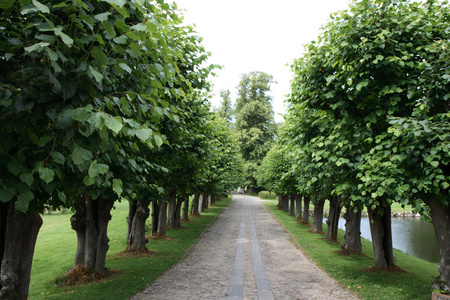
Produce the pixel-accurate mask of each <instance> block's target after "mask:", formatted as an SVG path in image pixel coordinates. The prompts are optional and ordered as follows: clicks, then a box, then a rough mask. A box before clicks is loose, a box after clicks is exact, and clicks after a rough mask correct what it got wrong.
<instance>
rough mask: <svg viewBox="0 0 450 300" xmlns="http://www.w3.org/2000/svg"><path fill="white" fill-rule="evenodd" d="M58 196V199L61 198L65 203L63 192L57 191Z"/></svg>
mask: <svg viewBox="0 0 450 300" xmlns="http://www.w3.org/2000/svg"><path fill="white" fill-rule="evenodd" d="M58 198H59V200H61V201H62V202H63V203H66V199H67V197H66V194H65V193H64V192H61V191H58Z"/></svg>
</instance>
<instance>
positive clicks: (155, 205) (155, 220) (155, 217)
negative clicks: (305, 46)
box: [152, 201, 159, 235]
mask: <svg viewBox="0 0 450 300" xmlns="http://www.w3.org/2000/svg"><path fill="white" fill-rule="evenodd" d="M158 224H159V202H157V201H152V235H155V234H156V233H157V232H158Z"/></svg>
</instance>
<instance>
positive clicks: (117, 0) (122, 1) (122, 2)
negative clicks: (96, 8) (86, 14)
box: [105, 0, 127, 6]
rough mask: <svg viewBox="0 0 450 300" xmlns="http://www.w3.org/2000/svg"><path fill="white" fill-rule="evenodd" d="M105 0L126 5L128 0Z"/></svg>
mask: <svg viewBox="0 0 450 300" xmlns="http://www.w3.org/2000/svg"><path fill="white" fill-rule="evenodd" d="M105 2H108V3H109V4H115V5H118V6H124V5H125V4H126V3H127V1H126V0H105Z"/></svg>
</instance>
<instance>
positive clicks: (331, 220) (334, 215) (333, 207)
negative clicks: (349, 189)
mask: <svg viewBox="0 0 450 300" xmlns="http://www.w3.org/2000/svg"><path fill="white" fill-rule="evenodd" d="M340 204H341V201H340V198H338V197H333V198H332V199H331V200H330V212H329V214H328V219H327V225H328V226H327V239H329V240H332V241H337V234H338V229H339V227H338V225H339V217H340V216H341V209H342V208H341V205H340Z"/></svg>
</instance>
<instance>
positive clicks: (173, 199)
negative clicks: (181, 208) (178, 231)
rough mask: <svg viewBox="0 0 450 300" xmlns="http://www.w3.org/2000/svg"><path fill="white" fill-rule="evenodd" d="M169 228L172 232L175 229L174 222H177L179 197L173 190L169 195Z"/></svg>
mask: <svg viewBox="0 0 450 300" xmlns="http://www.w3.org/2000/svg"><path fill="white" fill-rule="evenodd" d="M167 200H168V201H167V206H168V211H167V228H168V229H169V230H172V229H173V227H174V224H173V222H174V221H175V211H176V206H177V195H176V193H175V192H174V191H173V190H170V191H169V195H168V197H167Z"/></svg>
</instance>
